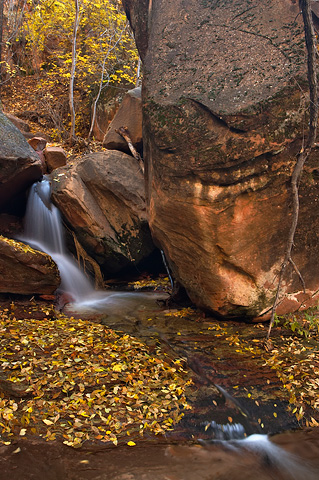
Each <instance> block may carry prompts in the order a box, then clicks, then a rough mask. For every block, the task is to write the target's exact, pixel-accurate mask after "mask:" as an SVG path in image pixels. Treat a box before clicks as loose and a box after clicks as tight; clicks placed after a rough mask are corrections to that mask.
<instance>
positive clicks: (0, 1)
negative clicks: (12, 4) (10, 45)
mask: <svg viewBox="0 0 319 480" xmlns="http://www.w3.org/2000/svg"><path fill="white" fill-rule="evenodd" d="M3 7H4V0H0V85H1V82H2V60H3V58H2V57H3V48H2V42H3V27H4V25H3ZM0 93H1V87H0Z"/></svg>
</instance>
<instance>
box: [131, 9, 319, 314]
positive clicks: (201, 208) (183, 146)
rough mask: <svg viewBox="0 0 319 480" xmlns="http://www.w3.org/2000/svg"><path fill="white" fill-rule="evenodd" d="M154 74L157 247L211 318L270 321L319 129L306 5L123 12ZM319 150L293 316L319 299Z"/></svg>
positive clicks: (148, 152) (150, 145) (152, 171)
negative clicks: (314, 120) (313, 133)
mask: <svg viewBox="0 0 319 480" xmlns="http://www.w3.org/2000/svg"><path fill="white" fill-rule="evenodd" d="M123 4H124V7H125V9H126V12H127V15H128V18H129V20H130V22H131V25H132V27H133V30H134V34H135V38H136V41H137V46H138V48H139V51H140V55H141V58H142V60H143V64H144V84H143V92H142V97H143V122H144V127H143V128H144V130H143V140H144V159H145V162H146V182H147V202H148V209H149V217H150V227H151V231H152V234H153V237H154V238H155V239H156V241H157V242H158V243H159V244H160V245H161V247H162V248H163V250H164V251H165V254H166V257H167V258H168V260H169V263H170V266H171V268H172V270H173V273H174V275H175V277H176V278H177V279H178V280H179V281H180V282H181V283H182V284H183V285H184V286H185V287H186V290H187V292H188V294H189V296H190V298H191V299H192V300H193V301H194V302H195V303H196V304H197V305H198V306H200V307H203V308H207V309H209V310H212V311H214V312H217V313H219V314H221V315H224V316H248V317H255V316H258V315H261V314H265V313H266V312H267V311H268V310H269V308H270V306H271V304H272V301H273V298H274V292H275V287H276V285H277V279H278V272H279V269H280V265H281V262H282V259H283V256H284V251H285V247H286V239H287V235H288V231H289V228H290V224H291V196H290V192H289V181H290V175H291V172H292V169H293V166H294V163H295V160H296V155H297V154H298V152H299V151H300V149H301V145H302V138H303V133H304V129H305V128H307V111H308V110H307V106H308V103H307V88H308V87H307V81H306V54H305V47H304V33H303V24H302V17H301V15H300V14H299V2H298V1H295V0H265V1H263V2H251V1H250V0H243V1H238V0H237V1H236V0H223V1H219V0H209V1H208V0H200V1H199V2H198V1H195V0H188V1H187V2H184V1H182V0H174V1H173V0H161V1H160V2H154V1H153V2H152V1H151V0H150V1H147V0H134V1H133V0H123ZM316 157H318V154H317V153H316V152H314V154H313V157H312V158H311V159H310V160H309V162H308V167H307V168H306V172H305V174H304V175H303V180H302V186H301V211H300V223H299V227H298V231H297V235H296V241H295V248H294V251H293V256H294V260H295V263H296V265H297V266H298V268H299V270H300V272H301V273H302V275H303V277H304V280H305V283H306V288H307V294H306V295H304V294H303V293H302V286H301V283H300V280H299V279H298V276H297V275H296V273H295V271H294V270H293V268H292V267H290V266H289V267H288V268H287V270H286V275H285V279H284V284H283V293H285V294H289V296H288V297H287V298H286V299H285V301H284V302H283V303H282V310H281V311H292V310H294V309H296V308H297V307H298V306H300V304H301V302H305V304H307V305H308V304H309V302H310V303H311V302H312V301H314V299H313V295H314V294H315V292H316V291H317V290H318V288H319V274H318V272H319V269H318V267H319V265H318V263H319V256H318V253H317V246H316V245H317V240H316V238H317V234H318V233H317V232H318V228H319V221H318V215H317V198H318V193H319V188H318V182H317V180H316V170H315V169H316V168H317V167H316V165H317V164H318V159H317V158H316Z"/></svg>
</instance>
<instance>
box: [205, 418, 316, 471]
mask: <svg viewBox="0 0 319 480" xmlns="http://www.w3.org/2000/svg"><path fill="white" fill-rule="evenodd" d="M209 426H210V427H211V428H212V435H213V437H214V439H213V440H200V443H201V444H203V445H208V444H218V445H222V446H223V447H224V448H226V449H227V450H232V451H234V452H237V453H241V452H243V451H249V452H252V453H254V454H256V455H258V456H259V457H260V458H261V459H262V461H263V462H264V463H265V466H266V465H267V466H268V467H270V468H272V469H274V470H275V471H277V472H281V473H284V474H285V478H289V479H291V480H318V478H319V477H318V471H316V470H315V469H314V468H312V466H311V465H310V464H305V462H304V461H303V460H302V459H300V458H299V457H297V456H296V455H293V454H291V453H289V452H287V451H286V450H284V449H283V448H280V447H278V446H277V445H276V444H275V443H273V442H272V441H271V439H270V438H271V437H269V436H268V435H261V434H253V435H249V436H248V437H247V436H246V434H245V429H244V427H243V426H242V425H241V424H240V423H235V424H229V423H228V424H225V425H221V424H218V423H216V422H215V421H213V422H211V423H210V424H209ZM206 429H207V424H206Z"/></svg>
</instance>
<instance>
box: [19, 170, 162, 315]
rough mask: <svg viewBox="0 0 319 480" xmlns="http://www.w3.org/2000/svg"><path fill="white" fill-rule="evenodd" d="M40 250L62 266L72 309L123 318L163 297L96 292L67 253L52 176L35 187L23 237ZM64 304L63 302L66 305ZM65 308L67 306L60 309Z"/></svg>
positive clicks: (64, 289) (63, 287) (62, 287)
mask: <svg viewBox="0 0 319 480" xmlns="http://www.w3.org/2000/svg"><path fill="white" fill-rule="evenodd" d="M19 240H21V241H22V242H25V243H28V244H29V245H31V247H33V248H35V249H36V250H41V251H42V252H45V253H47V254H49V255H50V256H51V257H52V258H53V260H54V261H55V263H56V264H57V266H58V269H59V272H60V277H61V285H60V287H59V289H58V291H59V292H61V293H66V294H67V295H66V296H67V299H68V300H71V302H72V309H74V311H75V310H78V311H82V312H83V310H90V311H103V312H109V313H110V314H113V313H114V311H115V310H116V311H117V312H118V313H119V314H120V313H121V314H122V315H123V316H124V315H126V314H127V313H130V314H131V313H132V312H134V311H135V310H136V309H137V308H138V305H145V306H146V305H149V306H151V305H154V304H155V302H156V299H157V298H161V299H162V297H163V295H162V294H159V293H156V292H153V293H150V292H144V293H138V292H129V293H126V292H114V291H112V292H106V291H101V290H100V291H96V290H95V289H94V286H93V283H92V282H91V281H90V280H89V279H88V278H87V276H86V275H85V274H84V272H83V271H82V270H81V269H80V268H79V266H78V264H77V263H76V261H75V260H74V259H73V257H72V256H71V255H70V254H69V253H68V252H67V248H66V246H65V240H64V235H63V228H62V220H61V216H60V212H59V210H58V209H57V208H56V207H55V205H53V204H52V203H51V183H50V178H49V176H44V178H43V180H42V181H40V182H37V183H35V184H33V186H32V187H31V189H30V193H29V198H28V203H27V210H26V215H25V220H24V234H23V236H20V237H19ZM62 303H63V302H62ZM60 307H63V304H62V305H61V306H60Z"/></svg>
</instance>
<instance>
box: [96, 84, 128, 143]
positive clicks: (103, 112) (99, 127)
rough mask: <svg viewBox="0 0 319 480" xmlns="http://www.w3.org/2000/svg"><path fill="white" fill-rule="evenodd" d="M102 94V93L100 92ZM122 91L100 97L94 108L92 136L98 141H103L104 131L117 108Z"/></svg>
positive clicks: (121, 97)
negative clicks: (94, 116) (110, 95)
mask: <svg viewBox="0 0 319 480" xmlns="http://www.w3.org/2000/svg"><path fill="white" fill-rule="evenodd" d="M102 95H103V94H102ZM122 99H123V93H119V94H117V95H115V94H114V96H112V97H107V98H103V96H102V98H100V100H99V102H98V104H97V108H96V118H95V122H94V125H93V136H94V138H95V140H97V141H98V142H103V140H104V137H105V133H106V131H107V129H108V127H109V125H110V123H111V121H112V120H113V118H114V116H115V114H116V112H117V111H118V109H119V106H120V103H121V101H122Z"/></svg>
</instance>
